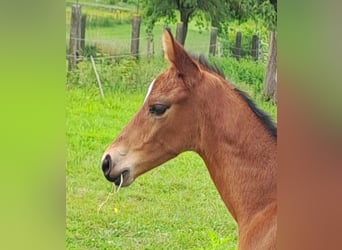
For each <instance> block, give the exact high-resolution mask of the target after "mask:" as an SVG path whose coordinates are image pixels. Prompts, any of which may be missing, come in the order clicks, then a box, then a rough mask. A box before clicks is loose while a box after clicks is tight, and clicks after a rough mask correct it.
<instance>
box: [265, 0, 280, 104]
mask: <svg viewBox="0 0 342 250" xmlns="http://www.w3.org/2000/svg"><path fill="white" fill-rule="evenodd" d="M270 7H271V8H272V9H271V10H268V11H267V13H268V19H269V22H268V23H269V29H270V43H269V44H270V46H269V52H268V60H267V68H266V77H265V82H264V96H265V97H266V98H267V99H271V100H273V101H274V102H275V103H277V32H276V22H277V15H276V14H277V0H270Z"/></svg>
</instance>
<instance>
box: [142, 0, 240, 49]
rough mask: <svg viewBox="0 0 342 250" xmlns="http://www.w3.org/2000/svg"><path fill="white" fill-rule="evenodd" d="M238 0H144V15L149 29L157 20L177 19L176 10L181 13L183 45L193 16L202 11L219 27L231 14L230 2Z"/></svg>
mask: <svg viewBox="0 0 342 250" xmlns="http://www.w3.org/2000/svg"><path fill="white" fill-rule="evenodd" d="M234 1H236V0H231V1H227V0H168V1H165V0H144V1H143V9H144V15H145V16H146V17H147V19H148V29H150V30H151V29H153V26H154V24H155V22H156V21H158V20H160V19H161V18H165V20H166V21H167V22H168V23H170V22H175V21H176V20H177V18H176V15H175V12H178V13H179V20H180V21H181V22H183V27H184V29H183V35H182V36H181V37H182V38H183V40H182V41H180V42H181V44H182V45H184V43H185V39H186V35H187V32H188V24H189V21H190V20H191V18H192V17H194V16H195V15H196V14H198V13H202V14H203V15H202V16H203V17H204V19H206V20H209V21H210V22H211V24H212V26H215V27H217V28H219V29H220V28H221V27H222V25H221V24H222V23H224V21H225V20H226V19H227V18H228V17H229V16H231V15H230V12H231V8H230V6H229V2H234ZM203 22H204V20H203V19H200V20H199V23H198V24H199V25H201V24H203Z"/></svg>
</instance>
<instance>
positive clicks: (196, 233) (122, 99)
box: [66, 85, 237, 249]
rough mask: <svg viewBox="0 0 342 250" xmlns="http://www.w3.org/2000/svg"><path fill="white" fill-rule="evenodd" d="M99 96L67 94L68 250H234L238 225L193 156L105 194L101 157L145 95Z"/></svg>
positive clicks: (81, 90) (78, 91) (75, 90)
mask: <svg viewBox="0 0 342 250" xmlns="http://www.w3.org/2000/svg"><path fill="white" fill-rule="evenodd" d="M105 95H106V97H105V99H102V98H101V96H100V94H99V91H98V89H97V88H96V86H95V85H94V87H85V86H83V87H77V86H69V87H68V88H67V90H66V99H67V102H66V103H67V106H66V118H67V169H66V173H67V176H66V208H67V217H66V244H67V249H235V248H236V242H237V233H236V229H237V228H236V224H235V222H234V220H233V219H232V217H231V216H230V215H229V213H228V211H227V209H226V207H225V206H224V204H223V202H222V201H221V199H220V197H219V194H218V192H217V190H216V188H215V186H214V184H213V183H212V181H211V179H210V177H209V174H208V171H207V169H206V167H205V165H204V163H203V161H202V160H201V158H200V157H199V156H198V155H196V154H195V153H184V154H181V155H180V156H178V157H177V158H175V159H173V160H171V161H169V162H167V163H165V164H164V165H162V166H160V167H158V168H156V169H153V170H152V171H150V172H148V173H146V174H145V175H143V176H140V177H139V178H138V179H137V180H136V181H135V182H134V183H133V184H132V185H131V186H129V187H128V188H122V189H121V190H120V192H119V193H115V192H114V193H111V190H112V188H113V187H112V185H111V184H110V183H109V182H108V181H107V180H105V178H104V177H103V174H102V171H101V167H100V159H101V157H102V154H103V152H104V150H105V148H106V147H107V146H108V145H109V144H110V143H111V142H112V141H113V139H114V138H115V137H116V136H117V135H118V133H119V132H120V131H121V129H122V128H123V127H124V126H125V124H127V123H128V121H129V120H130V119H131V117H132V116H133V114H134V113H135V112H136V111H137V110H138V109H139V107H140V106H141V104H142V102H143V99H144V96H145V93H140V92H134V93H124V92H109V91H106V90H105ZM109 193H110V195H109V199H108V201H107V203H105V204H104V205H103V207H102V209H101V210H100V211H99V212H98V207H99V206H100V205H101V204H102V203H103V202H104V201H105V200H106V198H107V197H108V194H109Z"/></svg>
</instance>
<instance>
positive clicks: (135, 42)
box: [131, 16, 141, 59]
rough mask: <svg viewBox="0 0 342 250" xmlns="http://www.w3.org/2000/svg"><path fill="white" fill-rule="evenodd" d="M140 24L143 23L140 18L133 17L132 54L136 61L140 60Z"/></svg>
mask: <svg viewBox="0 0 342 250" xmlns="http://www.w3.org/2000/svg"><path fill="white" fill-rule="evenodd" d="M140 23H141V19H140V16H133V20H132V38H131V53H132V55H133V56H134V57H135V58H136V59H138V58H139V39H140Z"/></svg>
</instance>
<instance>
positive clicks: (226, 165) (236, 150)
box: [197, 85, 276, 226]
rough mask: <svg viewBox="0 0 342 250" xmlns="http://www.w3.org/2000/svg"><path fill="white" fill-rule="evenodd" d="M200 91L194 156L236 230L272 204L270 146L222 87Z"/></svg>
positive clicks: (273, 143) (273, 152) (273, 180)
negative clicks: (206, 172)
mask: <svg viewBox="0 0 342 250" xmlns="http://www.w3.org/2000/svg"><path fill="white" fill-rule="evenodd" d="M221 88H223V89H221ZM201 92H202V93H207V95H206V97H205V98H206V100H208V102H207V103H203V104H204V105H203V106H202V107H201V109H202V111H201V114H199V115H200V117H201V123H200V124H199V126H200V142H199V144H198V148H197V152H198V153H199V155H200V156H201V157H202V158H203V160H204V162H205V163H206V165H207V168H208V170H209V173H210V175H211V178H212V179H213V181H214V183H215V185H216V187H217V189H218V191H219V193H220V195H221V197H222V199H223V201H224V202H225V204H226V206H227V208H228V209H229V211H230V212H231V214H232V216H233V217H234V218H235V220H236V221H237V223H238V224H239V226H240V225H241V224H246V223H248V220H250V219H251V218H252V217H253V215H255V214H256V213H257V212H259V211H261V210H263V209H265V208H266V207H267V205H268V204H270V203H271V202H274V201H275V199H276V169H275V168H276V141H275V139H274V138H272V137H271V136H270V134H269V133H268V131H267V130H266V129H265V128H264V126H263V124H262V123H261V122H260V121H259V118H257V117H256V116H255V114H254V113H253V112H252V110H251V109H250V108H249V107H248V105H247V103H245V102H244V101H243V100H242V98H241V97H240V96H239V95H238V94H237V93H234V91H233V90H232V89H230V87H229V86H228V85H226V86H221V87H219V88H217V91H213V92H209V93H212V95H213V96H210V94H209V96H208V92H206V91H201ZM209 100H210V101H209ZM211 107H212V108H213V109H212V110H211V109H210V108H211ZM209 109H210V110H209Z"/></svg>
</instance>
